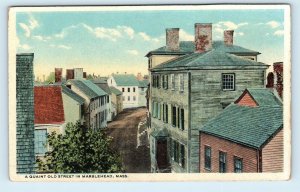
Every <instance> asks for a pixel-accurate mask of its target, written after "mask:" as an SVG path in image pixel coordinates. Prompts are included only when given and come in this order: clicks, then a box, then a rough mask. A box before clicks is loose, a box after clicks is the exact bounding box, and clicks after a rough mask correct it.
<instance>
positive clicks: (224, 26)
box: [217, 21, 248, 30]
mask: <svg viewBox="0 0 300 192" xmlns="http://www.w3.org/2000/svg"><path fill="white" fill-rule="evenodd" d="M246 25H248V23H247V22H243V23H238V24H236V23H234V22H232V21H220V22H218V23H217V27H218V28H222V29H226V30H229V29H230V30H235V29H238V28H240V27H242V26H246Z"/></svg>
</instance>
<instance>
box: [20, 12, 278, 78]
mask: <svg viewBox="0 0 300 192" xmlns="http://www.w3.org/2000/svg"><path fill="white" fill-rule="evenodd" d="M195 23H212V24H213V40H223V31H224V30H226V29H232V30H234V31H235V32H234V44H237V45H240V46H243V47H245V48H248V49H252V50H255V51H259V52H260V53H262V54H261V55H259V56H258V61H260V62H264V63H267V64H269V65H271V64H272V63H274V62H278V61H283V47H284V46H283V44H284V11H283V10H278V9H276V10H275V9H274V10H271V9H268V10H262V9H260V10H147V11H146V10H131V11H89V12H70V11H68V12H62V11H60V12H18V13H17V15H16V34H17V43H16V47H17V52H18V53H30V52H33V53H34V73H35V76H36V78H37V77H39V78H42V76H43V75H46V77H47V75H48V74H49V73H50V72H51V71H54V68H55V67H59V68H63V72H64V73H65V70H66V69H68V68H76V67H79V68H84V71H86V72H87V73H88V74H93V73H94V74H96V75H100V76H108V75H110V74H111V73H117V72H119V73H125V72H127V73H132V74H137V73H138V72H141V73H142V74H147V73H148V70H147V63H148V61H147V58H146V57H145V55H146V54H147V53H148V52H149V51H151V50H154V49H156V48H159V47H161V46H164V45H165V41H166V40H165V29H166V28H180V34H179V36H180V37H179V38H180V40H181V41H184V40H191V41H193V40H194V24H195Z"/></svg>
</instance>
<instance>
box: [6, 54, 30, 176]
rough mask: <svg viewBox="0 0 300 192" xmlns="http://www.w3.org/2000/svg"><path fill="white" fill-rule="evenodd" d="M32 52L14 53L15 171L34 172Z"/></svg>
mask: <svg viewBox="0 0 300 192" xmlns="http://www.w3.org/2000/svg"><path fill="white" fill-rule="evenodd" d="M33 58H34V54H33V53H23V54H17V55H16V95H10V96H11V97H14V96H15V97H16V101H17V103H16V149H17V150H16V152H17V153H16V172H17V173H27V174H30V173H34V172H35V170H34V169H35V168H34V167H35V166H34V165H35V154H34V92H33V82H34V75H33Z"/></svg>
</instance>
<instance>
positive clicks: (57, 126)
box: [34, 85, 65, 157]
mask: <svg viewBox="0 0 300 192" xmlns="http://www.w3.org/2000/svg"><path fill="white" fill-rule="evenodd" d="M64 128H65V116H64V106H63V98H62V88H61V86H56V85H47V86H35V87H34V129H35V130H34V135H35V137H34V147H35V155H36V156H37V157H43V156H44V155H45V153H46V152H47V151H48V147H47V146H46V141H47V134H48V133H49V134H51V133H52V132H56V133H57V134H63V133H64Z"/></svg>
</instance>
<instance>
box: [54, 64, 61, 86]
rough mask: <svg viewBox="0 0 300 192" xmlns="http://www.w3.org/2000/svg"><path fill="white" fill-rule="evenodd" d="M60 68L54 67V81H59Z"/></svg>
mask: <svg viewBox="0 0 300 192" xmlns="http://www.w3.org/2000/svg"><path fill="white" fill-rule="evenodd" d="M61 79H62V68H55V83H58V82H61Z"/></svg>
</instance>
